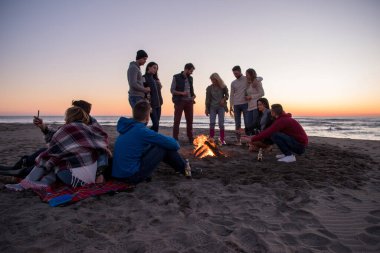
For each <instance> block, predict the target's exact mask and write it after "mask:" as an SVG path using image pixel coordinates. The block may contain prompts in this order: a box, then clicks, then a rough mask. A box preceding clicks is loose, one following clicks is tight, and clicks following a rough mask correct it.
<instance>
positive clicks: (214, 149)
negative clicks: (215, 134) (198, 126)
mask: <svg viewBox="0 0 380 253" xmlns="http://www.w3.org/2000/svg"><path fill="white" fill-rule="evenodd" d="M205 144H206V145H207V147H209V148H210V149H211V151H212V152H213V153H214V155H216V156H223V153H222V152H220V151H219V148H218V146H217V145H216V144H215V142H212V143H211V142H209V141H205Z"/></svg>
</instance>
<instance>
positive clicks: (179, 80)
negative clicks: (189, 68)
mask: <svg viewBox="0 0 380 253" xmlns="http://www.w3.org/2000/svg"><path fill="white" fill-rule="evenodd" d="M187 79H188V80H189V84H190V95H191V97H194V96H195V94H194V88H193V77H192V76H188V77H187ZM173 80H175V83H176V87H175V88H174V90H176V91H185V81H186V77H185V76H184V75H183V72H181V73H179V74H176V75H174V76H173ZM172 100H173V103H177V102H179V101H181V100H182V96H180V95H174V94H173V98H172Z"/></svg>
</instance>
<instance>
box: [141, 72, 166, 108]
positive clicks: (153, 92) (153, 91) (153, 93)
mask: <svg viewBox="0 0 380 253" xmlns="http://www.w3.org/2000/svg"><path fill="white" fill-rule="evenodd" d="M143 79H145V81H144V87H149V88H150V106H151V107H152V108H157V107H160V106H161V105H162V103H163V100H162V95H161V85H160V84H159V83H158V82H156V79H154V77H153V75H152V74H145V75H143Z"/></svg>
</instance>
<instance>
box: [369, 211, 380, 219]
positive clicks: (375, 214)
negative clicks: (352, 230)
mask: <svg viewBox="0 0 380 253" xmlns="http://www.w3.org/2000/svg"><path fill="white" fill-rule="evenodd" d="M369 214H370V215H373V216H376V217H379V218H380V210H373V211H371V212H369Z"/></svg>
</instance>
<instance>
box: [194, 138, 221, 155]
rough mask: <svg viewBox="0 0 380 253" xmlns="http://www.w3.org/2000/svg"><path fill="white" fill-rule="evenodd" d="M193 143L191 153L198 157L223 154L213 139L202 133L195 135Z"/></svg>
mask: <svg viewBox="0 0 380 253" xmlns="http://www.w3.org/2000/svg"><path fill="white" fill-rule="evenodd" d="M193 144H194V151H193V154H194V155H195V156H196V157H198V158H204V157H206V156H224V154H223V153H222V151H220V150H219V148H218V145H217V144H216V143H215V142H214V140H213V139H209V138H208V137H207V136H206V135H203V134H202V135H199V136H197V138H195V139H194V141H193Z"/></svg>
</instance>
